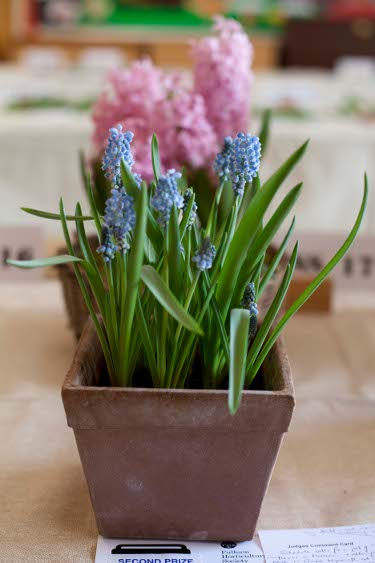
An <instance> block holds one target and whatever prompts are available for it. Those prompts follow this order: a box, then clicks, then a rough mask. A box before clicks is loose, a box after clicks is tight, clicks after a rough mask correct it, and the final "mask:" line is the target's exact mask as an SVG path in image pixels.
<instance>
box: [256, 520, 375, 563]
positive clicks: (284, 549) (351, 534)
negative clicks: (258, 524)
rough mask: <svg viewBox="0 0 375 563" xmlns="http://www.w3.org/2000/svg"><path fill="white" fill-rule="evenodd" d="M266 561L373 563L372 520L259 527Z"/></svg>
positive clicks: (283, 562) (374, 542)
mask: <svg viewBox="0 0 375 563" xmlns="http://www.w3.org/2000/svg"><path fill="white" fill-rule="evenodd" d="M259 537H260V540H261V543H262V548H263V551H264V556H265V560H266V563H327V562H328V561H329V563H375V524H368V525H364V526H340V527H337V528H311V529H305V530H274V531H271V530H270V531H268V530H267V531H260V532H259Z"/></svg>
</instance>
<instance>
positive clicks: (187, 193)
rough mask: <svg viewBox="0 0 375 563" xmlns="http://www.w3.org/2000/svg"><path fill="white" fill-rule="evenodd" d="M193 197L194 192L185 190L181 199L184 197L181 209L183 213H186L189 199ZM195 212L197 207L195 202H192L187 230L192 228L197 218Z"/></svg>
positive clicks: (189, 189)
mask: <svg viewBox="0 0 375 563" xmlns="http://www.w3.org/2000/svg"><path fill="white" fill-rule="evenodd" d="M193 195H194V192H193V190H192V189H191V188H188V189H187V190H185V192H184V196H183V197H184V202H183V207H182V210H183V212H184V213H185V212H186V208H187V206H188V205H189V201H190V200H191V198H192V197H193ZM197 211H198V206H197V204H196V203H195V201H194V203H193V205H192V208H191V213H190V217H189V221H188V224H187V226H186V228H187V229H189V230H190V229H191V228H192V226H193V225H194V223H195V220H196V218H197Z"/></svg>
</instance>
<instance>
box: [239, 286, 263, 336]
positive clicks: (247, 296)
mask: <svg viewBox="0 0 375 563" xmlns="http://www.w3.org/2000/svg"><path fill="white" fill-rule="evenodd" d="M255 300H256V294H255V284H254V283H253V282H250V283H249V284H248V285H247V286H246V288H245V291H244V294H243V297H242V301H241V306H242V307H243V308H244V309H248V311H249V313H250V325H249V336H250V338H254V336H255V335H256V332H257V324H258V314H259V311H258V305H257V304H256V302H255Z"/></svg>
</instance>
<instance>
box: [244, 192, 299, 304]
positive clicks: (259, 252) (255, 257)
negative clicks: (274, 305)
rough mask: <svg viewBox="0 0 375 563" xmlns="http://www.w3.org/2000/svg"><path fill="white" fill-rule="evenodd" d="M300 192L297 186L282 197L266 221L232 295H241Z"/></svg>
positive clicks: (252, 246) (250, 251)
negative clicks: (251, 273) (250, 275)
mask: <svg viewBox="0 0 375 563" xmlns="http://www.w3.org/2000/svg"><path fill="white" fill-rule="evenodd" d="M301 190H302V184H298V186H296V187H295V188H293V189H292V190H290V191H289V192H288V193H287V195H286V196H285V197H284V199H283V200H282V202H281V203H280V205H279V207H278V208H277V209H276V211H275V212H274V214H273V215H272V217H271V219H270V220H269V221H268V223H267V224H266V226H265V227H264V229H263V230H262V231H261V232H260V233H259V234H258V235H257V237H256V238H255V240H254V242H253V244H252V245H251V248H250V250H249V254H248V256H247V258H246V260H245V261H244V263H243V266H242V269H241V272H240V274H239V276H238V282H237V285H236V289H235V292H234V295H235V296H236V297H237V296H238V295H242V293H243V291H244V289H245V286H246V284H247V282H248V278H249V274H250V272H251V270H252V269H253V268H254V267H255V266H256V265H257V263H258V262H259V260H261V258H262V256H263V254H264V252H265V251H266V249H267V248H268V246H269V244H270V242H271V241H272V240H273V239H274V237H275V235H276V233H277V231H278V230H279V228H280V226H281V225H282V223H283V221H284V220H285V218H286V217H287V216H288V215H289V213H290V211H291V209H292V208H293V206H294V204H295V203H296V201H297V199H298V197H299V195H300V193H301Z"/></svg>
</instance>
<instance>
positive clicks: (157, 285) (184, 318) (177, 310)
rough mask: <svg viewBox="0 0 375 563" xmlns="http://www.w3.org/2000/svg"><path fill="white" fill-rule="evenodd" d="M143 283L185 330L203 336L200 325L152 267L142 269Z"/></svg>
mask: <svg viewBox="0 0 375 563" xmlns="http://www.w3.org/2000/svg"><path fill="white" fill-rule="evenodd" d="M141 277H142V281H143V283H144V284H145V285H146V286H147V287H148V289H149V290H150V291H151V293H152V294H153V295H154V297H155V299H157V301H158V302H159V303H160V304H161V305H162V306H163V307H164V308H165V309H166V311H168V313H169V314H170V315H171V316H172V317H173V318H174V319H176V321H178V322H179V323H181V324H182V325H183V326H184V327H185V328H187V329H188V330H190V331H191V332H194V333H196V334H200V335H203V331H202V329H201V328H200V326H199V324H198V323H197V322H196V321H195V320H194V319H193V317H192V316H191V315H189V313H188V312H187V311H186V310H185V309H184V307H183V306H182V305H181V304H180V303H179V302H178V300H177V298H176V296H175V295H174V294H173V293H172V292H171V290H170V289H169V287H168V286H167V285H166V284H165V282H164V281H163V280H162V278H161V277H160V276H159V274H158V273H157V271H156V270H155V268H153V267H152V266H143V267H142V275H141Z"/></svg>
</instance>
